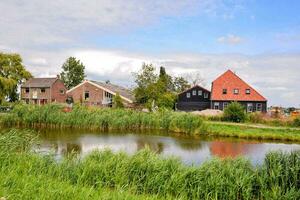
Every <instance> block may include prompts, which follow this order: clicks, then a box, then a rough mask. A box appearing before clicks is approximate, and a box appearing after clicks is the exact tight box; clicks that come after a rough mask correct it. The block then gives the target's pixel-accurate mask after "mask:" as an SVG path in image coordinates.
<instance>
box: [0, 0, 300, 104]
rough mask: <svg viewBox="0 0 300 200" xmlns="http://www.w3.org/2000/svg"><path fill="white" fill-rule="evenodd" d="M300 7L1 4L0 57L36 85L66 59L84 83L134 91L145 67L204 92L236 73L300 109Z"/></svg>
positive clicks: (227, 1)
mask: <svg viewBox="0 0 300 200" xmlns="http://www.w3.org/2000/svg"><path fill="white" fill-rule="evenodd" d="M299 10H300V2H299V1H298V0H285V1H282V0H186V1H182V0H127V1H124V0H88V1H86V0H53V1H41V0H0V11H1V13H0V51H2V52H17V53H20V54H21V56H22V57H23V60H24V64H25V65H26V66H27V68H28V69H29V70H30V71H31V72H32V73H33V74H34V76H36V77H42V76H55V75H56V74H58V73H59V72H60V68H61V65H62V64H63V62H64V61H65V60H66V59H67V58H68V57H69V56H75V57H77V58H79V59H80V60H81V61H82V62H83V63H84V64H85V66H86V72H87V76H88V77H87V78H88V79H95V80H107V79H109V80H111V81H112V82H114V83H118V84H122V85H124V86H129V87H131V86H133V85H134V83H133V78H132V75H131V73H132V72H134V71H137V70H139V68H140V66H141V64H142V63H143V62H146V63H154V64H155V65H156V66H160V65H163V66H165V67H166V69H167V71H168V72H169V73H171V74H173V75H185V74H187V73H195V72H198V73H200V74H202V76H203V77H204V78H205V82H206V86H207V87H208V88H210V83H211V81H212V80H214V79H215V78H216V77H217V76H218V75H220V74H222V73H223V72H224V71H225V70H227V69H232V70H233V71H235V72H236V73H237V74H238V75H240V76H241V77H242V78H243V79H244V80H246V81H247V82H248V83H250V84H252V86H253V87H255V88H256V89H257V90H258V91H260V92H261V93H262V94H263V95H264V96H265V97H266V98H268V100H269V105H283V106H298V107H300V15H299Z"/></svg>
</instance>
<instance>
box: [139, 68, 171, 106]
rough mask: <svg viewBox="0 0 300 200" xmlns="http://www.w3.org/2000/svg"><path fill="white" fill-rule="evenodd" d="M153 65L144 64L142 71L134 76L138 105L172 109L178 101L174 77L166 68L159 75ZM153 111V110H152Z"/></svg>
mask: <svg viewBox="0 0 300 200" xmlns="http://www.w3.org/2000/svg"><path fill="white" fill-rule="evenodd" d="M155 71H156V69H155V67H154V66H153V65H152V64H149V65H147V64H145V63H144V64H143V66H142V70H141V71H139V72H138V73H136V74H134V76H135V82H136V84H137V87H136V88H135V89H134V93H135V98H136V100H137V102H138V103H141V104H144V105H146V106H147V107H148V108H152V107H153V105H154V107H155V106H158V107H164V108H168V109H172V108H173V107H174V103H175V100H176V94H175V87H174V82H173V78H172V76H170V75H168V74H167V72H166V69H165V68H164V67H160V70H159V75H157V74H156V73H155ZM150 110H151V109H150Z"/></svg>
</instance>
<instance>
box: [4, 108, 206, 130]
mask: <svg viewBox="0 0 300 200" xmlns="http://www.w3.org/2000/svg"><path fill="white" fill-rule="evenodd" d="M1 118H2V124H4V125H6V126H22V125H23V126H29V127H34V126H40V127H43V126H45V127H70V128H83V127H84V128H89V129H100V130H110V129H118V130H128V129H132V130H144V129H160V130H166V131H173V132H183V133H187V134H199V133H202V132H205V130H206V126H205V124H204V122H203V120H202V118H200V117H198V116H195V115H191V114H187V113H177V112H171V111H164V112H157V113H144V112H140V111H135V110H130V109H112V108H102V109H100V108H89V107H84V106H75V107H74V109H73V110H72V111H71V112H63V111H62V107H61V106H60V105H56V104H49V105H45V106H33V105H17V106H15V107H14V110H13V112H12V113H11V114H7V115H5V116H2V117H1Z"/></svg>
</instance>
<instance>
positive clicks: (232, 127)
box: [208, 122, 300, 141]
mask: <svg viewBox="0 0 300 200" xmlns="http://www.w3.org/2000/svg"><path fill="white" fill-rule="evenodd" d="M208 132H209V134H210V135H214V136H223V137H237V138H245V139H268V140H286V141H300V130H297V129H292V128H286V127H283V128H277V127H276V128H257V127H251V126H247V124H238V125H236V124H224V123H218V122H210V123H208Z"/></svg>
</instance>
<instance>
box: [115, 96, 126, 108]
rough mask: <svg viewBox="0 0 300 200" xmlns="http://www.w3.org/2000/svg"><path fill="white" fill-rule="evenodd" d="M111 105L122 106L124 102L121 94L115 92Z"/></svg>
mask: <svg viewBox="0 0 300 200" xmlns="http://www.w3.org/2000/svg"><path fill="white" fill-rule="evenodd" d="M113 107H114V108H124V104H123V101H122V98H121V96H120V95H119V93H117V94H116V95H115V96H114V98H113Z"/></svg>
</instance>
